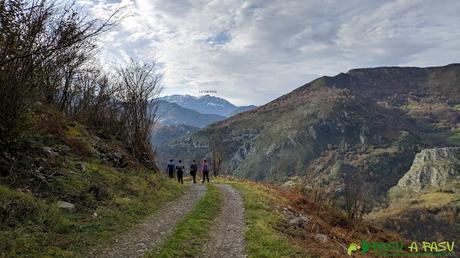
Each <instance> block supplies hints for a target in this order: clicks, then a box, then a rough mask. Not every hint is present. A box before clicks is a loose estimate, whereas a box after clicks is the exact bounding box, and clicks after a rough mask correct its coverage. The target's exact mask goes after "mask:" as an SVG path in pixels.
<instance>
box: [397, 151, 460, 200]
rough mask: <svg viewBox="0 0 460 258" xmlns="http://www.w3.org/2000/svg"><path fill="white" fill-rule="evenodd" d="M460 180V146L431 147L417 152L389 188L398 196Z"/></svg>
mask: <svg viewBox="0 0 460 258" xmlns="http://www.w3.org/2000/svg"><path fill="white" fill-rule="evenodd" d="M459 180H460V148H459V147H446V148H432V149H425V150H422V151H421V152H419V153H418V154H417V155H416V156H415V159H414V162H413V164H412V166H411V168H410V170H409V172H407V173H406V174H405V175H404V176H403V177H402V178H401V179H400V180H399V182H398V184H397V185H396V186H395V187H393V188H392V189H391V190H390V195H391V196H393V197H398V196H399V197H400V196H402V195H403V194H408V195H413V194H415V193H419V192H422V191H425V190H430V189H433V188H434V189H436V188H440V187H443V186H446V185H449V184H452V183H454V182H458V181H459Z"/></svg>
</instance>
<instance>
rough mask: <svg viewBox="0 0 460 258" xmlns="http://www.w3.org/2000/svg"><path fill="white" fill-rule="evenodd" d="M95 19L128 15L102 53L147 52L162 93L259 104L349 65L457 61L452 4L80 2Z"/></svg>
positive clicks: (120, 56) (458, 18)
mask: <svg viewBox="0 0 460 258" xmlns="http://www.w3.org/2000/svg"><path fill="white" fill-rule="evenodd" d="M79 3H81V4H83V5H86V6H87V7H88V10H90V11H91V12H92V13H93V14H94V15H96V16H98V17H103V16H104V15H105V16H106V15H107V14H108V13H110V11H112V10H114V9H115V8H117V7H119V6H124V13H125V14H128V15H129V16H128V17H127V18H125V19H124V20H123V21H122V23H121V25H120V26H119V27H118V28H117V29H116V30H115V31H114V32H111V33H108V34H107V35H105V38H104V40H103V42H104V52H103V53H104V56H105V58H108V59H113V60H117V62H123V61H125V60H127V59H128V58H129V57H130V56H131V57H134V58H149V57H151V56H153V54H154V53H155V52H156V53H157V58H158V61H160V62H161V63H162V64H163V65H164V68H165V71H164V72H165V76H164V85H165V94H173V93H174V94H192V95H196V94H198V91H199V90H206V89H213V90H217V91H218V94H217V95H219V96H222V97H224V98H227V99H229V100H231V101H233V102H235V103H237V104H263V103H265V102H267V101H269V100H272V99H274V98H276V97H278V96H280V95H282V94H285V93H288V92H289V91H291V90H293V89H295V88H297V87H298V86H300V85H303V84H304V83H306V82H308V81H310V80H312V79H314V78H316V77H318V76H322V75H335V74H337V73H339V72H343V71H347V70H349V69H352V68H356V67H374V66H389V65H411V66H430V65H444V64H448V63H453V62H458V61H459V60H460V26H458V24H460V15H458V14H459V13H460V2H458V1H455V0H451V1H449V0H446V1H436V3H435V2H433V1H365V0H363V1H359V0H350V1H303V0H298V1H275V0H271V1H262V0H252V1H238V0H193V1H192V0H181V1H172V0H120V1H116V0H92V1H91V0H86V1H81V2H79Z"/></svg>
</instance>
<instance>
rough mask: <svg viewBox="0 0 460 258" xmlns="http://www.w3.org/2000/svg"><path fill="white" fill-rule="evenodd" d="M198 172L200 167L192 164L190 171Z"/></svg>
mask: <svg viewBox="0 0 460 258" xmlns="http://www.w3.org/2000/svg"><path fill="white" fill-rule="evenodd" d="M197 170H198V166H197V165H196V164H192V165H191V166H190V171H194V172H196V171H197Z"/></svg>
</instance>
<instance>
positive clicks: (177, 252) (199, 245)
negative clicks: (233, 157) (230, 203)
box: [146, 185, 222, 257]
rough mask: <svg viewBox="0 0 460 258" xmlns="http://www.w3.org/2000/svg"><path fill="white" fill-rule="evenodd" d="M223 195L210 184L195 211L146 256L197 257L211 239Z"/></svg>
mask: <svg viewBox="0 0 460 258" xmlns="http://www.w3.org/2000/svg"><path fill="white" fill-rule="evenodd" d="M221 203H222V196H221V193H220V192H219V190H218V189H217V188H216V187H215V186H213V185H209V187H208V191H207V193H206V194H205V196H204V197H203V198H202V199H201V200H200V201H199V202H198V204H197V206H196V207H195V208H194V209H193V211H192V212H191V213H190V214H188V215H187V216H185V218H184V219H183V220H182V221H181V222H179V223H178V225H177V226H176V228H175V230H174V231H173V233H172V235H171V236H169V237H168V238H167V239H166V241H165V243H164V244H163V246H161V247H160V248H159V249H158V250H154V251H151V252H150V253H148V254H147V255H146V257H195V256H198V255H199V254H200V253H202V252H203V243H206V241H207V240H209V238H210V236H209V233H210V230H211V228H212V225H213V223H210V222H211V221H212V220H213V219H215V218H216V217H217V215H218V213H219V209H220V206H221Z"/></svg>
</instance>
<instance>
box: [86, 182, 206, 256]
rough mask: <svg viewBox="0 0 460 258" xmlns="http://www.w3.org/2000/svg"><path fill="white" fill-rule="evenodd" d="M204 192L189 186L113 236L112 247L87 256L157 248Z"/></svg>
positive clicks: (198, 186)
mask: <svg viewBox="0 0 460 258" xmlns="http://www.w3.org/2000/svg"><path fill="white" fill-rule="evenodd" d="M205 192H206V186H204V185H201V184H196V185H192V186H191V187H190V190H189V191H188V192H187V193H186V194H184V196H182V197H181V198H179V199H178V200H176V201H174V202H171V203H168V204H166V205H165V206H164V208H163V209H161V210H160V211H158V212H156V213H155V214H154V215H152V216H151V217H149V218H148V219H147V220H146V221H145V222H144V223H142V224H140V225H139V226H137V227H136V228H135V229H133V230H131V231H130V232H128V233H126V234H125V235H122V236H120V237H119V238H118V239H115V240H114V242H113V244H112V246H110V247H107V248H104V249H101V250H97V251H93V252H91V253H90V254H89V256H90V257H141V256H143V255H144V254H145V252H147V251H149V250H151V249H153V248H154V247H157V246H158V245H159V244H160V243H161V241H162V240H163V239H164V238H165V237H166V236H167V235H168V234H169V233H171V231H172V230H173V229H174V227H175V225H176V223H177V222H179V221H180V220H181V219H182V218H183V217H184V216H185V215H186V214H187V213H189V212H190V211H191V210H192V209H193V208H194V207H195V205H196V203H197V202H198V201H199V200H200V199H201V197H203V195H204V194H205Z"/></svg>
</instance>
